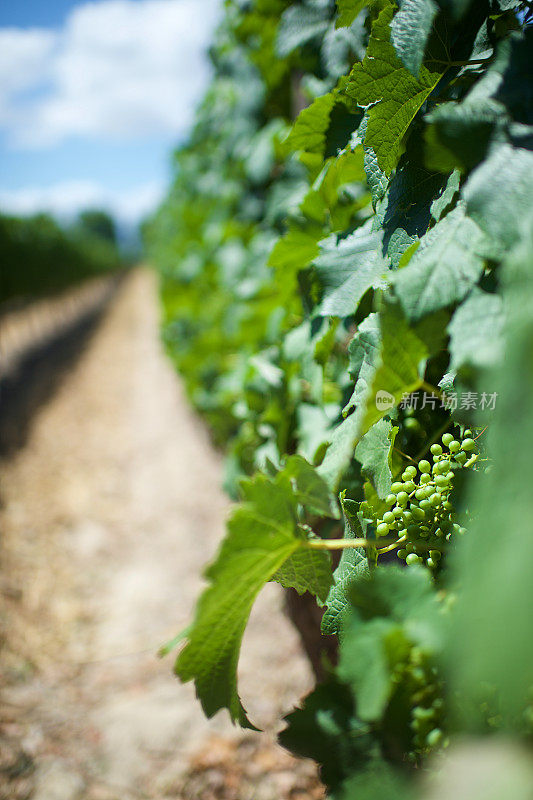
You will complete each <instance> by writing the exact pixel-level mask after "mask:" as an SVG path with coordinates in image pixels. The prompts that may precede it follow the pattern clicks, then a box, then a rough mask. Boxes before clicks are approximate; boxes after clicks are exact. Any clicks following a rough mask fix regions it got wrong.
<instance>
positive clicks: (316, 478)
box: [284, 455, 340, 519]
mask: <svg viewBox="0 0 533 800" xmlns="http://www.w3.org/2000/svg"><path fill="white" fill-rule="evenodd" d="M284 473H285V475H287V476H288V477H289V478H291V480H292V481H293V483H294V493H295V497H296V499H297V501H298V502H299V503H301V504H302V505H303V506H305V508H306V509H307V510H309V511H311V512H312V513H315V514H322V515H324V516H326V517H333V518H334V519H338V518H339V516H340V514H339V510H338V507H337V504H336V502H335V498H334V497H333V495H332V493H331V490H330V488H329V486H328V484H327V483H326V481H325V480H324V479H323V478H322V477H321V476H320V475H319V473H318V472H317V470H316V469H315V467H313V466H312V465H311V464H309V462H308V461H306V460H305V458H302V456H300V455H294V456H289V458H287V460H286V462H285V467H284Z"/></svg>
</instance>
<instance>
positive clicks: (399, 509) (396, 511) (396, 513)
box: [392, 506, 403, 519]
mask: <svg viewBox="0 0 533 800" xmlns="http://www.w3.org/2000/svg"><path fill="white" fill-rule="evenodd" d="M392 513H393V514H394V516H395V517H396V518H397V519H398V518H399V517H401V516H402V514H403V508H402V507H401V506H394V508H393V509H392Z"/></svg>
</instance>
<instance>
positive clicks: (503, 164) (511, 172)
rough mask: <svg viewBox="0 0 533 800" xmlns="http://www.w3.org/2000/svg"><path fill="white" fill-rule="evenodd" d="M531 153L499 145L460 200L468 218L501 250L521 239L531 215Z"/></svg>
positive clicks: (475, 172) (474, 174)
mask: <svg viewBox="0 0 533 800" xmlns="http://www.w3.org/2000/svg"><path fill="white" fill-rule="evenodd" d="M532 185H533V153H530V152H528V151H527V150H522V149H518V148H514V147H511V145H508V144H502V145H500V146H499V147H498V148H496V150H495V151H494V152H493V153H492V154H491V155H490V156H489V158H488V159H487V160H486V161H484V162H483V163H482V164H480V166H479V167H478V168H477V169H476V170H474V172H473V173H472V174H471V176H470V178H469V179H468V181H467V183H466V185H465V187H464V189H463V197H464V199H465V200H466V210H467V214H468V215H469V216H471V217H472V218H473V219H474V220H475V221H476V222H477V223H478V225H479V226H480V227H481V228H482V229H483V230H484V231H485V232H486V233H487V234H488V235H489V236H490V237H492V238H493V239H494V240H495V243H498V244H501V245H502V246H503V247H504V248H509V247H512V246H513V244H515V242H516V241H518V239H519V237H520V231H521V226H522V224H523V219H524V217H528V216H529V214H530V213H531V212H532V211H533V192H532V191H531V186H532Z"/></svg>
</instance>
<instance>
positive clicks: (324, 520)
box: [146, 0, 533, 800]
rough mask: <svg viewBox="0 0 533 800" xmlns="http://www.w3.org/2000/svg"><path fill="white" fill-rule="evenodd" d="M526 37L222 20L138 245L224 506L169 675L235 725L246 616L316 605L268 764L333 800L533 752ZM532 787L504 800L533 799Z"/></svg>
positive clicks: (507, 5) (347, 23)
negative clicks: (220, 481)
mask: <svg viewBox="0 0 533 800" xmlns="http://www.w3.org/2000/svg"><path fill="white" fill-rule="evenodd" d="M531 18H532V10H531V4H530V3H528V2H519V0H475V2H474V1H473V0H398V3H395V2H392V0H366V2H365V0H337V3H336V4H335V3H334V2H332V1H331V0H302V2H297V3H291V2H288V1H287V0H228V2H226V4H225V14H224V19H223V22H222V24H221V25H220V28H219V30H218V33H217V37H216V41H215V43H214V45H213V47H212V49H211V58H212V63H213V73H214V77H213V79H212V83H211V86H210V87H209V89H208V91H207V94H206V96H205V99H204V101H203V103H202V104H201V106H200V108H199V110H198V113H197V119H196V125H195V128H194V130H193V132H192V134H191V136H190V139H189V141H188V142H187V143H186V144H185V145H184V146H183V147H181V148H180V149H179V150H178V151H177V153H176V156H175V173H174V182H173V185H172V187H171V189H170V191H169V194H168V196H167V198H166V200H165V202H164V203H163V205H162V206H161V208H160V209H159V211H158V213H157V214H156V215H155V216H154V218H153V219H152V220H151V221H150V223H149V224H148V225H147V226H146V240H147V243H148V246H149V249H150V252H151V256H152V259H153V260H154V262H155V263H156V264H157V266H158V268H159V270H160V273H161V276H162V299H163V305H164V338H165V342H166V344H167V348H168V351H169V353H170V354H171V356H172V358H173V359H174V362H175V364H176V368H177V369H178V370H179V372H180V374H181V375H182V376H183V379H184V381H185V385H186V388H187V391H188V395H189V397H190V399H191V401H192V403H193V404H194V406H195V407H196V408H197V409H198V410H199V411H200V412H201V413H202V414H203V415H204V417H205V419H206V420H207V422H208V424H209V426H210V429H211V431H212V435H213V438H214V440H215V441H216V442H217V443H218V444H219V445H220V446H221V447H223V448H224V449H225V451H226V453H227V459H226V471H225V484H226V488H227V490H228V492H229V493H230V494H231V495H232V497H233V498H234V499H236V500H237V501H238V502H237V503H236V504H235V506H234V508H233V511H232V513H231V516H230V519H229V522H228V527H227V534H226V538H225V539H224V541H223V542H222V544H221V547H220V550H219V553H218V555H217V557H216V559H215V561H214V562H213V563H212V564H211V565H210V566H209V567H208V569H207V572H206V578H207V581H208V583H207V587H206V589H205V591H204V592H203V594H202V596H201V597H200V599H199V601H198V604H197V608H196V613H195V617H194V619H193V621H192V623H191V625H190V626H189V628H188V629H187V630H186V631H185V632H184V633H183V634H182V635H181V636H178V637H177V639H176V641H175V642H173V643H171V644H170V645H169V649H171V648H172V649H173V647H174V645H175V646H176V647H178V646H179V647H180V648H181V649H180V652H179V654H178V657H177V661H176V672H177V675H178V676H179V678H180V679H181V680H182V681H189V680H192V681H194V683H195V685H196V691H197V695H198V697H199V700H200V702H201V704H202V706H203V708H204V711H205V713H206V714H207V715H208V716H209V717H210V716H212V715H213V714H215V713H216V712H217V711H219V710H220V709H222V708H226V709H228V711H229V713H230V715H231V717H232V719H233V720H234V721H236V722H238V723H239V724H240V725H243V726H252V724H253V723H252V722H251V721H250V720H249V719H248V716H247V714H246V711H245V709H244V708H243V706H242V703H241V700H240V698H239V693H238V686H237V666H238V658H239V650H240V646H241V640H242V636H243V633H244V630H245V627H246V623H247V619H248V616H249V614H250V610H251V608H252V605H253V602H254V600H255V598H256V596H257V595H258V593H259V592H260V591H261V589H262V587H263V586H264V584H265V583H266V582H267V581H277V582H278V583H280V584H281V585H282V586H283V587H292V588H293V589H296V590H297V591H298V592H299V593H301V594H303V593H305V592H307V593H310V594H311V595H313V596H314V597H315V598H316V602H317V604H318V606H319V607H320V609H322V611H323V615H322V632H323V633H324V634H325V635H327V636H328V637H332V641H336V642H337V643H338V648H337V656H336V657H330V658H329V660H325V661H324V665H323V667H324V672H325V676H326V677H325V679H324V680H323V681H321V682H320V683H318V684H317V686H316V688H315V689H314V690H313V691H312V692H311V694H310V695H309V696H308V697H306V698H305V699H304V700H303V701H302V705H301V707H300V708H299V709H296V710H294V711H292V712H291V713H290V714H289V715H288V717H287V727H286V729H285V730H284V731H283V732H282V734H281V737H280V738H281V742H282V744H283V745H284V746H286V747H287V748H289V749H290V750H292V751H293V752H294V753H296V754H299V755H303V756H310V757H312V758H314V759H315V760H316V761H317V762H318V763H319V764H320V765H321V767H322V777H323V780H324V782H325V784H326V785H327V788H328V792H329V797H330V798H332V800H341V798H342V799H343V800H364V798H368V799H369V800H373V799H374V798H375V799H376V800H377V798H380V800H381V799H386V800H402V799H404V800H405V799H406V798H413V797H416V796H418V795H417V792H418V788H417V786H418V784H417V781H418V780H419V777H420V776H421V775H423V774H426V773H430V772H431V770H432V769H433V767H435V766H436V767H437V768H439V766H440V765H442V764H445V763H446V754H447V753H449V752H452V751H453V748H454V747H455V746H456V742H460V741H461V738H462V737H464V736H465V735H473V736H476V737H479V739H480V741H481V742H482V743H483V742H484V741H489V739H490V737H494V736H496V737H498V736H504V735H505V736H507V737H510V738H511V740H515V741H516V742H517V743H520V744H521V746H524V745H528V746H529V747H530V746H531V736H532V732H533V731H532V723H533V707H532V699H533V697H532V686H533V676H532V673H531V665H532V664H533V637H532V636H531V630H530V627H531V620H530V617H531V609H532V608H533V580H532V575H533V521H532V520H533V493H532V492H531V486H532V485H533V459H532V457H531V454H532V453H533V410H532V409H533V406H532V402H531V398H532V397H533V255H532V254H533V190H532V189H533V152H532V150H533V92H532V90H531V74H532V67H533V27H532V26H531V25H530V23H531V21H532V20H531ZM205 490H206V503H208V502H209V487H208V486H206V487H205ZM339 553H340V560H339ZM520 752H521V751H520ZM521 764H522V762H521V761H520V759H518V760H517V766H516V769H514V770H513V773H512V774H507V775H506V780H505V782H504V784H503V785H504V787H505V788H504V789H502V790H501V793H498V794H496V793H495V794H494V797H495V798H500V797H502V798H503V797H504V793H505V797H513V798H522V797H524V798H526V797H529V796H530V795H529V794H527V792H528V791H529V789H528V788H524V787H525V786H526V783H528V781H527V778H526V777H524V775H525V773H524V774H522V772H521V769H522V768H523V769H524V770H526V767H525V766H523V765H522V767H521V766H520V765H521ZM494 791H495V792H497V791H499V790H498V789H497V787H496V788H495V789H494ZM475 796H476V797H477V795H475ZM461 797H462V798H464V800H467V798H468V800H471V799H472V798H474V794H473V793H472V792H471V791H468V790H465V792H464V794H463V795H461ZM480 797H481V795H480ZM483 797H485V795H483ZM491 797H492V795H491Z"/></svg>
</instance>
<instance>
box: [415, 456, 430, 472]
mask: <svg viewBox="0 0 533 800" xmlns="http://www.w3.org/2000/svg"><path fill="white" fill-rule="evenodd" d="M418 469H419V470H420V472H430V471H431V464H430V463H429V461H426V459H425V458H424V459H422V461H420V462H419V463H418Z"/></svg>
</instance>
